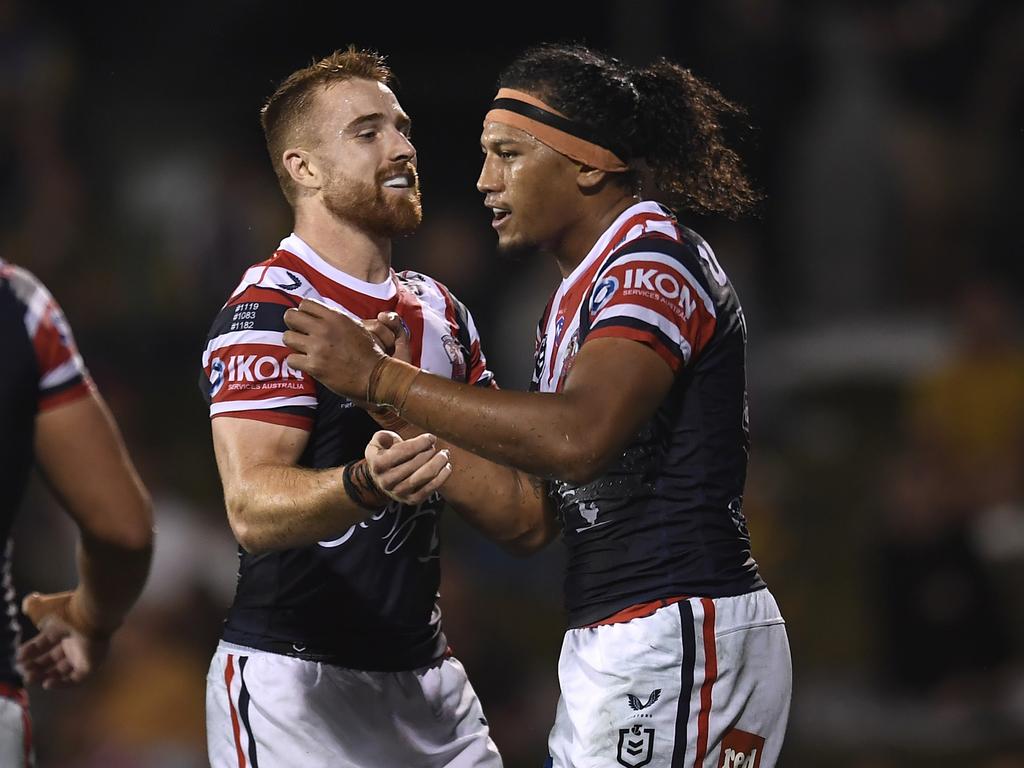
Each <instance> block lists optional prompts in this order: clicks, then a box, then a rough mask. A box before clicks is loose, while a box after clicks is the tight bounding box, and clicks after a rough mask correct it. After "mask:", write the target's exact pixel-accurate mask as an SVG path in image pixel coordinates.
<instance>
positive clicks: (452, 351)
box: [441, 333, 466, 381]
mask: <svg viewBox="0 0 1024 768" xmlns="http://www.w3.org/2000/svg"><path fill="white" fill-rule="evenodd" d="M441 344H442V345H443V346H444V351H445V354H446V355H448V359H449V360H451V363H452V378H453V379H454V380H455V381H465V380H466V356H465V355H464V354H462V345H461V344H459V342H458V341H456V340H455V339H454V338H453V337H452V336H450V335H449V334H447V333H446V334H445V335H444V336H442V337H441Z"/></svg>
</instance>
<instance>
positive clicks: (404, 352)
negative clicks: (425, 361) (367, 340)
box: [363, 312, 412, 363]
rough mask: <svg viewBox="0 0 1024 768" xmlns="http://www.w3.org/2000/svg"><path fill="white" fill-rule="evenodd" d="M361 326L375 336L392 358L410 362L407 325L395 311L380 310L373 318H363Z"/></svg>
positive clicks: (410, 351)
mask: <svg viewBox="0 0 1024 768" xmlns="http://www.w3.org/2000/svg"><path fill="white" fill-rule="evenodd" d="M363 327H364V328H366V330H368V331H369V332H370V333H372V334H373V335H374V336H375V337H376V338H377V343H378V344H380V348H381V349H383V350H384V351H385V352H387V353H388V354H389V355H391V356H392V357H393V358H395V359H396V360H401V361H403V362H406V363H411V362H412V350H411V349H410V347H409V326H407V325H406V324H405V321H404V320H403V319H402V316H401V315H399V314H398V313H397V312H380V313H378V314H377V317H376V319H374V320H363Z"/></svg>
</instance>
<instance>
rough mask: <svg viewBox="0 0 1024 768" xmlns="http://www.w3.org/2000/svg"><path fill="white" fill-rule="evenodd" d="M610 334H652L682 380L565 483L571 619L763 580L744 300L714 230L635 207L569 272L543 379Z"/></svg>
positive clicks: (547, 324)
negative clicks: (749, 508) (747, 513)
mask: <svg viewBox="0 0 1024 768" xmlns="http://www.w3.org/2000/svg"><path fill="white" fill-rule="evenodd" d="M597 338H625V339H631V340H633V341H636V342H638V343H641V344H644V345H646V346H648V347H650V348H651V349H652V350H654V351H655V352H656V353H657V354H658V355H659V356H660V357H661V358H662V359H663V360H664V361H665V363H666V364H667V365H668V366H669V367H670V368H671V369H672V370H673V372H674V373H675V383H674V385H673V387H672V389H671V391H670V392H669V394H668V396H667V397H666V398H665V400H664V401H663V402H662V403H661V404H660V405H659V406H658V409H657V411H656V412H655V414H654V416H653V417H652V418H651V419H650V421H649V422H648V423H647V424H645V425H644V426H643V428H642V429H641V430H640V432H639V434H637V435H636V437H634V438H633V440H632V441H630V443H629V445H628V446H627V447H626V449H625V450H624V451H623V453H622V454H621V455H620V456H619V457H617V459H616V460H615V461H614V462H613V463H612V464H611V466H609V467H608V468H607V469H606V470H605V471H604V472H603V474H602V475H601V476H600V477H599V478H597V479H596V480H594V481H593V482H590V483H587V484H586V485H582V486H577V485H573V484H571V483H565V482H555V483H553V485H552V493H553V495H554V496H555V497H556V503H557V505H558V513H559V517H560V520H561V522H562V526H563V531H564V540H565V543H566V545H567V547H568V555H569V561H568V569H567V574H566V584H565V593H566V606H567V610H568V614H569V624H570V626H574V627H578V626H585V625H587V624H591V623H594V622H598V621H600V620H602V619H606V618H608V617H610V616H612V615H613V614H615V613H617V612H618V611H620V610H623V609H625V608H627V607H630V606H635V605H639V604H643V603H647V602H651V601H655V600H659V599H664V598H672V597H678V596H687V597H696V596H701V597H724V596H730V595H737V594H743V593H746V592H750V591H753V590H755V589H760V588H763V587H764V582H763V581H762V580H761V578H760V576H759V575H758V571H757V564H756V563H755V561H754V559H753V558H752V557H751V554H750V536H749V534H748V532H747V527H746V523H745V520H744V518H743V512H742V505H743V485H744V481H745V479H746V467H747V453H748V448H749V433H748V424H747V396H746V380H745V372H744V371H745V362H744V357H745V347H746V328H745V325H744V320H743V312H742V309H741V308H740V304H739V300H738V299H737V297H736V293H735V291H734V290H733V288H732V285H731V284H730V282H729V280H728V278H727V277H726V275H725V273H724V272H723V271H722V269H721V267H720V266H719V264H718V262H717V260H716V259H715V256H714V254H713V253H712V251H711V248H710V247H709V246H708V245H707V243H705V242H704V240H703V239H701V238H700V236H699V235H697V234H696V233H695V232H692V231H690V230H688V229H685V228H684V227H680V226H679V225H678V224H677V223H676V222H675V220H674V219H673V218H672V217H671V215H670V214H669V213H668V212H667V211H665V210H664V209H662V208H661V207H660V206H658V205H657V204H655V203H640V204H638V205H635V206H633V207H631V208H629V209H628V210H626V211H625V212H624V213H623V214H622V215H621V216H620V217H619V218H618V219H617V220H616V221H615V223H614V224H612V226H611V227H610V228H609V229H608V230H607V231H606V232H605V233H604V234H603V235H602V237H601V238H600V239H599V240H598V242H597V243H596V244H595V245H594V247H593V249H592V250H591V252H590V253H589V254H588V256H587V257H586V258H585V259H584V260H583V261H582V262H581V263H580V264H579V266H578V267H577V268H576V269H575V270H574V271H573V273H572V274H571V275H569V276H568V277H567V278H565V280H563V281H562V284H561V285H560V286H559V288H558V290H557V291H556V292H555V295H554V296H553V298H552V300H551V302H550V303H549V305H548V308H547V310H546V311H545V314H544V317H543V319H542V320H541V323H540V325H539V327H538V334H537V354H536V364H535V370H534V379H533V388H534V389H535V390H539V391H542V392H558V391H561V389H562V387H563V386H564V383H565V379H566V377H567V376H568V374H569V372H570V371H571V370H572V365H573V360H574V359H575V356H576V354H577V352H578V351H579V349H580V347H581V346H582V345H583V344H585V343H586V342H587V341H589V340H591V339H597Z"/></svg>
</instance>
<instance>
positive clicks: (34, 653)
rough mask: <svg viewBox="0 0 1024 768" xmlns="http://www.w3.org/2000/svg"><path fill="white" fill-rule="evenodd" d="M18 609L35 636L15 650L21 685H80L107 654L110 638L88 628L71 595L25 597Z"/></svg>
mask: <svg viewBox="0 0 1024 768" xmlns="http://www.w3.org/2000/svg"><path fill="white" fill-rule="evenodd" d="M21 610H22V611H23V612H24V613H25V615H26V616H28V617H29V619H31V620H32V623H33V624H35V626H36V628H37V629H38V630H39V634H38V635H36V636H35V637H33V638H32V639H31V640H29V641H27V642H25V643H22V644H21V646H20V647H19V648H18V654H17V662H18V666H19V667H20V668H21V670H22V674H23V675H24V678H25V682H26V683H29V684H34V683H41V684H42V686H43V688H46V689H50V688H58V687H63V686H67V685H74V684H76V683H80V682H82V681H83V680H84V679H85V678H87V677H88V676H89V675H90V674H91V673H92V672H93V670H95V669H96V667H97V666H99V664H100V662H102V661H103V659H104V658H105V657H106V655H107V649H108V648H109V646H110V635H109V633H106V632H100V631H97V630H95V629H93V628H91V627H90V626H89V625H88V622H87V621H86V620H85V618H84V616H82V613H81V610H80V609H79V608H78V606H77V603H76V601H75V593H74V592H57V593H55V594H50V595H42V594H39V593H38V592H33V593H32V594H30V595H28V596H27V597H25V599H24V600H23V601H22V604H21Z"/></svg>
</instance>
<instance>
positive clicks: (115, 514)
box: [79, 487, 153, 555]
mask: <svg viewBox="0 0 1024 768" xmlns="http://www.w3.org/2000/svg"><path fill="white" fill-rule="evenodd" d="M107 509H108V510H109V513H108V514H104V515H95V516H93V517H92V518H91V519H90V520H88V521H85V520H80V521H79V526H80V530H81V533H82V539H83V541H85V542H92V543H94V544H96V545H99V546H102V547H104V548H113V549H117V550H120V551H122V552H125V553H129V554H133V555H135V554H140V555H141V554H145V553H148V552H151V551H152V549H153V502H152V500H151V499H150V497H149V494H148V493H146V492H145V490H143V489H142V488H141V487H140V488H138V489H136V490H134V492H133V493H131V494H127V495H125V496H124V497H123V498H121V499H120V500H119V501H118V502H117V504H116V505H114V504H113V503H111V504H110V505H109V506H108V507H107Z"/></svg>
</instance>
